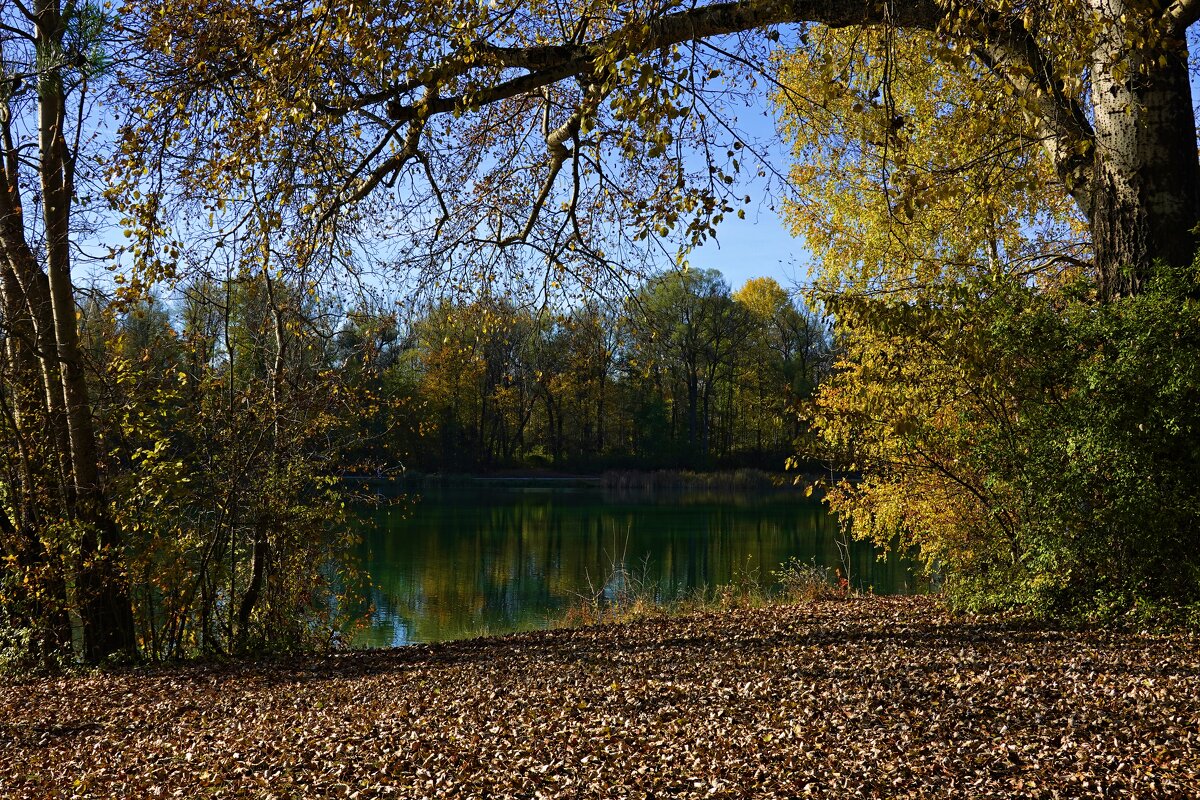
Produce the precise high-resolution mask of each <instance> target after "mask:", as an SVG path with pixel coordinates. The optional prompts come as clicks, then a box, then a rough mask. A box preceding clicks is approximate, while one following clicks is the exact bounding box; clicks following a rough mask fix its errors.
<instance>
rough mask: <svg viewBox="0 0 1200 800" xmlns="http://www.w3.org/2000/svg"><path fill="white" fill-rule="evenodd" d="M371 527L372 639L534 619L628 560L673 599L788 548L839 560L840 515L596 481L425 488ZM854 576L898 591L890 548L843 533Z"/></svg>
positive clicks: (758, 569) (824, 560) (903, 572)
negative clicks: (606, 494)
mask: <svg viewBox="0 0 1200 800" xmlns="http://www.w3.org/2000/svg"><path fill="white" fill-rule="evenodd" d="M372 524H373V528H372V530H370V531H368V532H367V533H366V536H365V539H366V546H367V548H368V552H367V554H366V565H367V568H368V571H369V573H370V575H371V577H372V583H373V584H374V585H375V587H376V588H375V589H374V590H373V591H372V593H371V600H372V602H373V603H374V605H375V607H376V609H377V617H376V624H375V625H374V626H373V629H372V634H371V635H370V636H367V637H364V639H365V640H366V641H367V642H369V643H371V644H390V643H393V642H397V643H398V642H404V641H431V640H439V639H447V638H455V637H461V636H467V635H471V634H474V633H478V632H481V631H490V632H504V631H509V630H517V629H528V628H536V627H540V626H543V625H544V624H545V622H546V619H547V617H549V616H554V615H556V614H557V613H560V612H561V610H562V609H563V608H565V607H566V606H568V605H571V604H572V603H574V602H576V601H578V600H579V598H580V597H583V596H586V595H588V594H589V593H591V592H594V591H597V590H599V589H600V588H601V587H603V586H604V585H605V584H606V582H607V581H608V580H609V578H610V577H611V576H612V574H613V573H614V571H616V570H617V569H618V568H622V567H623V568H624V569H625V570H626V571H628V572H630V573H633V574H635V575H637V576H638V577H639V578H640V579H642V580H648V581H653V582H656V583H657V586H658V594H659V596H660V597H661V598H664V599H669V598H673V597H676V596H679V595H682V594H685V593H687V592H688V591H690V590H692V589H693V588H694V587H697V586H701V585H708V586H715V585H719V584H724V583H728V582H730V581H732V580H734V579H735V578H741V577H743V576H744V574H745V573H747V572H749V573H751V574H756V575H757V578H758V580H760V581H761V582H763V583H764V584H766V583H769V582H770V580H771V572H772V570H775V569H777V568H778V567H779V565H780V564H782V563H783V562H785V561H787V560H788V559H789V558H792V557H795V558H798V559H800V560H801V561H803V562H808V561H815V562H816V563H817V564H822V565H827V566H830V567H837V566H839V565H840V563H841V562H840V560H839V554H838V549H837V545H836V543H835V533H836V526H835V525H834V523H833V521H832V520H831V519H830V518H829V517H828V515H827V514H825V512H824V511H823V510H822V509H821V508H820V507H818V506H816V505H813V504H808V503H802V502H799V501H796V500H783V499H779V498H762V499H760V500H759V501H758V502H752V501H749V500H747V499H746V498H742V499H741V501H740V502H739V503H737V504H732V503H728V502H690V503H686V504H685V503H661V502H656V503H646V502H625V503H622V502H617V503H602V502H601V500H600V496H599V494H598V493H594V492H569V491H550V490H547V491H538V492H522V491H498V492H488V493H470V492H442V493H431V494H430V495H429V496H428V497H427V498H426V499H425V501H424V502H423V503H421V504H420V505H418V506H417V507H416V508H415V509H412V510H411V511H410V512H409V513H406V514H394V515H393V514H389V510H388V509H383V510H381V511H380V512H378V513H377V514H376V515H375V516H374V518H373V520H372ZM851 549H852V553H851V561H852V563H851V575H852V577H853V578H854V580H855V583H856V584H858V585H861V586H864V587H865V586H868V585H872V586H874V589H875V591H876V592H879V593H892V592H897V591H906V590H907V587H908V582H909V580H910V578H909V575H908V571H907V568H906V566H905V565H904V564H903V563H902V562H901V561H900V560H898V559H895V558H891V559H889V560H888V561H887V562H879V561H877V560H876V558H875V553H874V551H873V550H872V548H871V547H870V546H869V545H866V544H863V543H856V544H854V545H852V548H851Z"/></svg>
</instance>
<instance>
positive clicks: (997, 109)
mask: <svg viewBox="0 0 1200 800" xmlns="http://www.w3.org/2000/svg"><path fill="white" fill-rule="evenodd" d="M133 11H134V13H131V14H130V15H129V17H128V19H129V24H130V25H131V26H134V27H136V28H137V29H138V32H139V35H140V37H141V38H140V41H142V42H143V44H144V46H145V47H147V48H148V49H149V50H150V51H151V52H153V53H154V54H155V58H156V59H157V61H156V67H155V73H156V75H157V76H159V77H158V80H157V81H156V82H155V83H153V84H152V85H151V86H150V90H149V94H148V95H147V97H146V98H145V99H144V101H143V102H142V103H141V104H140V105H139V109H138V110H139V111H141V112H142V117H143V118H145V119H152V120H153V122H150V123H147V124H146V125H145V126H143V127H142V128H141V129H140V130H134V131H133V133H134V137H133V139H132V141H140V142H141V143H143V144H144V143H146V142H147V141H150V140H153V141H159V140H161V139H162V137H161V136H160V135H159V134H160V133H161V132H162V131H163V130H173V131H177V132H178V133H179V134H180V135H183V134H184V133H185V129H187V128H188V126H195V125H197V124H198V121H201V122H199V124H200V125H201V126H202V128H203V133H202V135H201V130H199V129H196V128H194V127H193V128H192V129H191V130H187V131H186V132H187V134H188V135H189V136H192V137H197V136H200V138H203V140H204V142H205V147H206V148H208V151H209V152H210V153H211V156H209V158H208V162H209V164H210V165H211V166H212V168H211V169H207V170H197V171H196V172H195V174H194V175H192V177H191V180H194V181H199V182H207V183H211V182H213V181H217V182H221V181H226V180H227V178H226V177H225V175H226V174H227V170H226V169H225V167H224V165H228V164H230V163H238V162H242V161H246V160H252V161H255V162H256V163H264V162H266V161H268V159H267V158H266V157H265V154H266V153H269V152H271V150H272V149H282V151H284V152H289V153H290V155H291V156H292V159H291V162H292V163H289V164H286V165H277V168H278V169H280V170H289V171H290V170H296V171H298V172H299V173H300V174H310V175H321V176H322V178H321V180H320V181H319V182H317V184H316V185H314V184H313V182H311V181H297V182H294V184H293V185H294V186H296V187H299V186H300V185H303V186H304V189H303V191H302V192H294V191H291V190H288V191H287V192H285V198H284V199H287V198H289V197H290V198H292V199H294V201H295V202H296V204H297V208H299V209H300V210H301V211H303V212H305V213H307V214H311V215H315V216H316V217H318V218H320V219H321V220H322V221H323V222H324V224H326V225H328V226H330V227H331V228H337V227H338V226H342V227H341V229H342V230H344V229H345V226H346V225H349V224H351V223H352V222H355V221H358V220H361V219H362V215H363V214H364V213H366V212H364V211H363V208H364V207H363V206H362V205H361V202H362V201H366V200H371V201H372V202H373V203H374V207H375V210H383V209H384V208H387V207H389V206H390V211H391V214H392V217H393V220H394V221H390V222H389V225H390V226H392V227H398V228H399V229H402V230H403V231H405V232H406V233H408V234H409V235H410V236H411V237H413V240H414V241H416V242H419V243H421V244H422V245H424V247H423V248H422V252H425V253H438V254H440V255H442V256H444V257H446V258H447V259H450V257H451V255H452V254H453V253H459V254H464V253H469V254H475V255H472V256H470V257H468V256H466V255H464V256H463V257H464V258H466V259H467V261H462V262H456V263H460V264H461V265H462V266H463V267H464V269H475V270H479V269H481V267H480V264H479V261H478V259H479V258H482V256H479V255H478V254H479V253H481V252H482V250H481V249H480V248H483V247H495V246H500V245H517V244H519V245H523V246H525V247H527V248H529V249H532V250H534V251H536V252H538V253H541V254H542V255H543V256H544V257H545V260H546V261H547V263H548V264H549V265H550V266H551V267H552V268H553V269H562V268H564V265H565V264H567V263H568V262H569V260H570V258H571V257H572V256H576V257H577V256H579V254H587V255H588V256H590V257H591V258H592V259H593V260H597V261H600V262H602V263H609V264H611V263H613V259H612V258H611V257H610V255H609V253H610V252H612V251H611V250H605V249H604V248H603V247H601V246H600V245H598V244H597V237H598V236H599V235H600V233H602V232H603V228H602V224H601V223H602V221H603V220H604V219H608V218H611V217H612V216H613V215H614V214H617V215H619V217H620V218H622V219H627V220H630V221H632V222H633V223H635V225H633V226H631V227H630V228H629V229H628V231H627V232H612V231H610V232H609V233H610V234H611V236H610V238H614V239H615V240H616V242H615V244H620V243H621V242H627V241H628V239H630V238H632V239H641V238H647V237H654V236H656V235H658V234H659V233H660V232H661V231H663V230H666V231H669V230H670V229H671V228H672V227H673V226H675V225H679V226H681V227H682V228H683V229H684V230H685V231H686V232H687V233H688V234H690V236H691V238H692V239H693V240H695V239H700V238H703V237H705V236H707V235H709V234H710V233H711V232H712V228H711V225H712V223H713V222H715V221H717V220H719V218H720V217H721V216H723V215H724V214H726V213H729V212H731V211H732V210H733V206H732V201H733V198H732V197H731V196H730V195H729V193H728V191H727V188H728V187H727V181H729V182H732V179H733V175H734V174H735V173H736V172H737V171H738V170H740V168H741V166H742V165H741V160H740V157H741V156H742V154H739V153H737V152H736V151H735V148H730V149H729V150H728V151H726V154H725V157H722V156H721V150H723V149H724V148H721V149H716V150H714V149H712V148H711V147H710V148H709V149H707V150H706V151H705V155H706V159H707V160H706V162H705V164H704V165H703V167H702V168H701V169H700V170H698V174H696V175H689V174H688V168H687V167H686V165H684V164H683V163H682V162H680V161H679V160H678V159H677V158H675V156H676V155H677V153H678V148H679V146H680V145H681V144H682V143H686V142H689V141H691V142H698V143H701V144H706V143H707V144H710V145H711V144H712V142H713V140H714V129H715V128H719V127H720V126H721V124H722V122H721V119H720V117H719V114H718V113H717V112H715V111H714V108H713V106H714V103H715V102H716V101H717V98H716V95H717V94H719V93H720V92H721V91H728V90H727V89H726V88H725V87H721V86H720V85H719V83H720V76H721V74H722V69H724V68H728V67H729V65H730V64H734V65H736V64H737V63H738V62H742V63H747V62H749V61H751V60H754V59H758V58H759V57H760V56H761V55H762V54H761V53H757V52H754V51H752V50H749V49H747V50H738V51H737V52H731V51H729V50H727V49H726V46H727V45H731V42H730V41H729V40H728V39H723V38H720V37H722V36H727V35H732V34H740V33H744V32H750V31H768V33H769V35H770V36H773V35H774V34H770V31H769V29H771V28H772V27H773V26H778V25H788V24H795V25H799V26H801V31H803V30H804V26H807V25H810V24H813V23H817V24H821V25H825V26H828V27H829V28H834V29H843V28H846V29H850V28H853V27H863V28H867V29H870V30H875V31H881V32H882V34H881V38H882V39H883V40H884V46H883V48H882V49H881V50H877V51H874V52H870V57H871V59H872V60H873V61H874V63H876V64H880V65H882V66H883V69H884V72H885V81H884V84H885V85H884V89H883V91H882V93H881V99H882V102H881V104H880V105H882V106H883V107H884V108H885V110H886V109H887V108H888V107H889V99H888V96H889V91H888V88H887V84H889V83H890V82H891V80H892V79H893V78H894V77H895V76H897V75H902V74H904V72H905V70H907V69H909V68H913V65H912V64H911V63H910V62H909V60H908V59H906V58H903V57H902V56H904V55H905V53H903V52H901V50H899V49H897V48H895V47H893V46H892V45H891V44H890V42H892V41H894V39H895V36H894V34H895V33H896V32H906V33H907V32H912V33H914V34H919V35H920V41H921V42H922V44H923V45H928V46H933V47H934V55H935V56H936V57H938V58H945V59H949V60H951V61H953V62H954V63H955V64H957V65H958V68H959V69H960V70H961V73H962V74H964V75H966V76H969V77H971V78H972V79H977V80H979V81H980V82H981V83H982V84H984V85H985V87H986V91H982V92H978V93H975V94H974V95H973V96H970V97H969V98H968V102H969V103H970V111H971V113H973V114H975V115H976V116H977V117H978V118H980V119H987V120H993V121H996V122H998V123H1000V127H1002V128H1008V127H1009V126H1007V125H1004V124H1003V120H1002V118H1001V117H1002V115H1003V114H1005V113H1006V112H1008V111H1010V110H1012V106H1010V104H1009V103H1008V102H1007V100H1006V98H1015V108H1016V109H1018V110H1019V112H1020V115H1021V119H1022V120H1023V122H1022V125H1023V126H1024V128H1025V131H1024V133H1025V135H1027V136H1032V137H1033V138H1035V139H1037V141H1038V142H1039V143H1040V145H1041V149H1042V154H1041V156H1040V158H1042V159H1043V160H1044V162H1045V163H1046V164H1047V165H1048V167H1049V168H1050V169H1051V170H1052V172H1053V175H1054V176H1055V179H1056V181H1057V183H1058V186H1059V187H1060V190H1061V191H1064V192H1065V193H1067V194H1068V195H1069V196H1070V197H1071V198H1072V200H1073V202H1074V204H1075V206H1076V207H1077V210H1078V212H1079V214H1080V215H1081V216H1082V217H1083V218H1084V219H1085V220H1086V223H1087V227H1088V230H1089V231H1090V238H1091V244H1092V247H1093V249H1094V252H1095V265H1096V268H1097V270H1098V278H1097V283H1098V287H1099V290H1100V294H1101V295H1102V296H1104V297H1116V296H1119V295H1124V294H1129V293H1131V292H1135V291H1137V290H1138V288H1139V287H1140V286H1141V285H1143V283H1144V282H1145V280H1146V277H1147V275H1148V274H1149V270H1150V267H1151V265H1152V263H1153V262H1154V261H1155V260H1156V259H1162V260H1164V261H1166V262H1167V263H1170V264H1175V265H1178V266H1187V265H1189V264H1190V263H1191V254H1192V252H1193V250H1194V249H1195V244H1196V242H1195V237H1194V235H1193V234H1192V233H1191V230H1192V228H1193V227H1194V226H1195V224H1196V222H1197V220H1198V219H1200V194H1198V193H1200V189H1198V188H1197V187H1198V186H1200V179H1198V178H1200V166H1198V161H1197V154H1196V146H1195V121H1194V117H1193V111H1192V104H1191V93H1190V86H1189V82H1188V50H1187V44H1186V34H1187V30H1188V28H1189V26H1190V25H1191V24H1192V23H1193V22H1195V21H1196V19H1197V15H1198V14H1200V4H1197V3H1195V2H1193V0H1175V2H1171V3H1148V2H1146V3H1115V2H1112V0H1080V2H1058V3H1055V4H1052V5H1048V6H1044V7H1033V6H1026V5H1022V4H1018V5H1012V4H1010V3H1007V2H999V0H997V2H978V3H963V2H947V3H942V4H939V3H937V2H934V1H933V0H909V1H907V2H903V3H899V4H889V5H886V6H878V5H871V4H868V3H860V2H848V1H846V0H837V1H836V2H813V1H812V0H790V1H789V2H778V1H776V0H772V1H770V2H768V1H767V0H741V2H724V3H696V4H684V3H681V2H678V0H662V2H628V3H620V4H617V5H615V6H614V5H612V4H594V3H589V2H578V3H570V4H549V3H541V2H531V3H528V4H522V5H520V6H517V7H513V8H509V7H504V8H499V7H496V8H493V7H491V6H490V5H483V4H479V5H476V4H468V5H465V6H463V5H445V4H437V3H420V4H408V5H403V6H394V7H387V8H378V9H367V8H360V7H358V6H356V5H353V4H350V5H347V6H344V7H338V8H333V7H325V6H322V7H320V8H319V9H317V10H315V11H313V12H312V13H307V12H306V13H300V12H299V11H295V12H293V11H292V10H289V9H288V8H285V7H281V6H278V5H276V4H274V3H263V4H247V3H236V4H235V3H231V2H227V3H225V4H218V5H216V6H213V5H212V4H207V3H206V4H205V5H204V6H203V8H200V7H199V6H197V7H196V8H192V7H191V6H188V5H186V4H185V5H184V6H182V7H180V6H174V5H173V6H172V7H171V11H170V13H163V14H159V13H157V8H156V7H154V6H153V5H151V6H146V7H141V13H140V14H139V13H137V11H138V8H134V9H133ZM201 12H202V13H201ZM740 41H741V40H739V42H740ZM821 41H822V39H821V37H812V38H808V39H805V38H804V37H803V36H802V37H801V39H800V43H799V45H798V47H799V49H801V50H802V51H807V52H811V53H812V55H813V56H814V57H815V58H821V57H823V56H822V53H821V51H820V50H819V47H820V43H821ZM731 46H733V47H734V48H735V50H736V48H737V46H738V43H732V45H731ZM747 47H750V45H749V44H748V45H747ZM722 56H728V57H727V58H724V62H723V64H722V65H717V64H716V62H717V61H720V60H721V59H722ZM760 63H761V62H760ZM918 68H919V67H918ZM834 77H835V79H837V78H838V77H839V76H837V75H835V76H834ZM841 83H843V81H841V80H835V83H834V84H833V87H834V88H836V87H837V86H838V85H839V84H841ZM946 88H947V87H946V86H945V85H943V84H933V85H929V86H928V89H929V90H930V91H931V92H932V93H933V94H938V93H940V92H942V91H944V90H946ZM217 119H220V120H224V121H225V122H228V123H229V124H224V123H221V127H219V128H218V127H217V126H216V125H215V124H213V122H212V121H213V120H217ZM886 123H887V125H888V126H890V128H900V127H902V125H903V124H905V120H903V119H896V118H895V116H894V115H893V116H892V117H889V118H888V119H887V120H886ZM891 132H892V133H894V132H895V131H894V130H893V131H891ZM530 133H533V134H534V135H532V136H531V135H528V134H530ZM522 134H524V135H522ZM171 135H175V134H171ZM168 138H170V137H168ZM130 157H131V159H132V161H133V162H134V166H136V167H140V166H141V165H142V164H144V163H145V161H146V160H147V159H155V158H157V156H156V155H155V154H154V153H152V152H149V151H145V152H138V151H134V152H131V154H130ZM689 178H692V179H695V181H689ZM393 186H396V187H403V191H402V192H400V193H394V192H389V191H387V189H388V187H393ZM297 195H301V196H297ZM523 198H531V200H530V201H529V202H526V201H525V200H524V199H523ZM356 209H357V210H356ZM345 215H349V216H345ZM472 258H474V259H475V260H474V261H471V259H472ZM489 263H493V262H489ZM472 264H473V266H471V265H472ZM453 268H454V265H453V264H452V263H448V264H446V265H443V267H441V269H443V270H445V271H447V272H449V271H451V270H452V269H453ZM485 271H486V269H485Z"/></svg>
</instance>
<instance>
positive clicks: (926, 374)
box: [816, 269, 1200, 616]
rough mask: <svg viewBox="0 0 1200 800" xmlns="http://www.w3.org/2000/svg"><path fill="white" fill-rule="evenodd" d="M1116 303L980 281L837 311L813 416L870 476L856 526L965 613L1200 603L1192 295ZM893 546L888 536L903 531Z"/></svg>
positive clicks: (1077, 291)
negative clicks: (938, 581)
mask: <svg viewBox="0 0 1200 800" xmlns="http://www.w3.org/2000/svg"><path fill="white" fill-rule="evenodd" d="M1195 276H1196V271H1193V270H1186V271H1182V270H1181V271H1174V270H1166V269H1164V270H1161V271H1160V273H1159V274H1158V275H1157V276H1156V277H1155V278H1154V279H1153V280H1152V281H1151V282H1150V285H1149V286H1148V288H1147V289H1146V291H1144V292H1143V293H1142V294H1140V295H1137V296H1134V297H1128V298H1122V299H1119V300H1115V301H1112V302H1108V303H1097V302H1095V301H1094V300H1092V299H1090V298H1089V296H1088V294H1087V292H1086V290H1085V289H1084V288H1083V286H1082V285H1081V284H1076V285H1072V286H1066V287H1061V286H1055V287H1049V288H1039V287H1036V286H1033V285H1030V284H1029V283H1028V282H1027V281H1025V280H1024V279H1018V278H1005V277H995V276H992V277H988V278H981V279H977V280H974V281H971V282H968V283H967V284H963V285H956V286H953V287H942V288H941V289H939V290H937V291H938V293H937V294H934V293H930V294H927V295H926V296H924V297H921V298H919V299H917V300H911V299H910V300H908V301H905V302H899V301H895V300H892V301H887V302H884V301H873V300H871V301H869V300H857V301H851V302H844V303H842V304H841V306H840V308H839V326H840V328H841V332H842V334H843V337H844V342H845V343H846V350H845V357H844V359H843V362H842V364H841V365H840V371H839V373H838V374H837V375H836V376H835V378H834V379H833V380H832V381H831V382H830V384H829V385H828V386H826V387H825V388H824V389H823V390H822V393H821V396H820V398H819V410H818V413H817V415H816V416H817V422H818V424H819V425H820V427H821V429H822V432H823V434H824V435H825V437H826V439H827V441H829V442H832V443H833V444H834V445H836V446H838V447H839V448H840V450H841V452H842V453H843V454H846V455H847V456H848V458H847V459H846V460H847V465H848V466H849V467H850V468H860V469H861V470H862V471H863V475H864V477H863V479H862V480H861V481H858V482H855V483H853V484H851V483H849V482H843V483H842V484H840V485H837V486H834V487H831V490H830V492H829V495H828V499H829V501H830V502H831V504H832V506H833V508H834V509H835V510H836V511H838V512H840V513H841V514H842V518H843V520H844V522H845V523H846V524H848V525H850V526H852V528H853V530H854V531H855V533H856V534H857V535H859V536H862V537H867V538H872V539H874V540H875V541H876V542H878V543H880V544H884V545H886V544H888V543H893V544H895V543H899V545H900V546H901V547H907V546H910V545H917V546H918V547H919V548H920V550H921V554H922V558H923V559H924V560H925V561H926V562H927V563H928V564H930V565H936V569H937V571H938V572H939V573H940V574H941V575H942V576H943V577H944V578H945V583H944V586H945V589H946V591H947V593H948V596H949V598H950V599H951V601H952V602H953V603H954V604H956V605H958V606H961V607H966V608H970V609H980V608H986V607H992V608H994V607H1013V606H1024V607H1026V608H1030V609H1033V610H1035V611H1038V612H1041V613H1051V614H1071V615H1083V616H1095V615H1105V616H1107V615H1111V614H1114V613H1118V612H1122V611H1126V610H1129V609H1133V608H1143V609H1145V608H1151V609H1156V610H1160V611H1161V610H1162V609H1166V608H1173V607H1178V608H1181V609H1183V610H1184V611H1185V613H1186V610H1187V609H1188V608H1189V607H1190V608H1192V609H1193V610H1194V609H1195V607H1196V605H1197V604H1198V603H1200V554H1198V552H1197V548H1196V543H1197V542H1200V535H1198V534H1200V530H1198V524H1197V522H1198V520H1200V438H1198V434H1200V303H1198V302H1197V300H1196V298H1197V296H1200V290H1198V289H1200V287H1198V286H1197V284H1196V277H1195ZM897 534H899V537H898V538H894V537H896V535H897Z"/></svg>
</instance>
